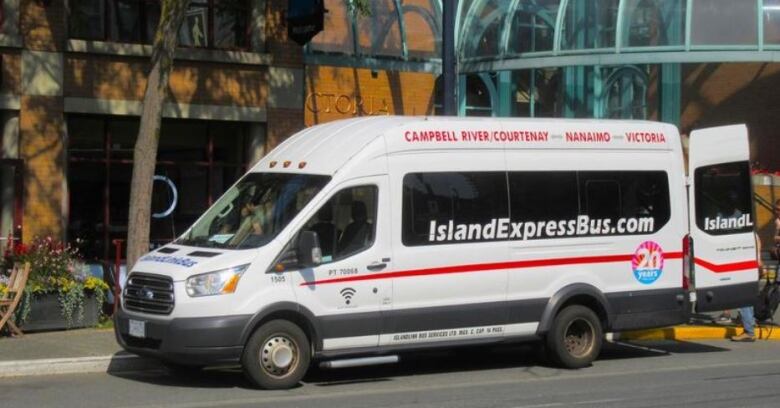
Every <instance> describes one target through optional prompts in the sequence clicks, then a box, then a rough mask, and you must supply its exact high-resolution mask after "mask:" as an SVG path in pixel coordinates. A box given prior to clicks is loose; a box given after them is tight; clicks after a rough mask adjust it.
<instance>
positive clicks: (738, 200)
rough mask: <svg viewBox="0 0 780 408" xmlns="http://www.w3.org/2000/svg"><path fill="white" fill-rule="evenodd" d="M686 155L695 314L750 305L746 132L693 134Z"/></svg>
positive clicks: (754, 269) (753, 268) (752, 264)
mask: <svg viewBox="0 0 780 408" xmlns="http://www.w3.org/2000/svg"><path fill="white" fill-rule="evenodd" d="M688 153H689V166H688V167H689V170H688V174H689V176H690V180H691V188H690V189H689V194H688V196H689V200H688V203H689V214H690V217H689V224H690V226H689V228H690V234H691V237H692V239H693V250H692V255H693V260H694V267H693V274H692V278H693V279H692V280H693V285H694V287H695V290H696V310H697V311H698V312H708V311H718V310H725V309H731V308H735V307H741V306H747V305H753V304H754V303H755V301H756V299H757V295H758V284H757V281H758V263H757V261H756V241H755V235H754V230H753V200H752V197H753V189H752V187H751V177H750V164H749V162H748V158H749V149H748V136H747V128H746V127H745V126H744V125H734V126H722V127H715V128H709V129H701V130H696V131H693V132H691V137H690V144H689V149H688Z"/></svg>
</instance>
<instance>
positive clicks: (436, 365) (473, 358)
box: [304, 344, 546, 387]
mask: <svg viewBox="0 0 780 408" xmlns="http://www.w3.org/2000/svg"><path fill="white" fill-rule="evenodd" d="M543 355H544V353H543V352H542V350H541V347H539V346H538V345H530V344H529V345H511V346H492V347H486V346H482V347H462V348H455V349H450V350H435V351H433V350H432V351H427V352H415V353H403V354H400V361H399V362H398V363H397V364H389V365H378V366H367V367H355V368H344V369H338V370H325V369H320V368H319V367H312V369H311V370H309V373H308V374H307V375H306V377H305V378H304V382H307V383H309V384H313V385H316V386H323V387H325V386H334V385H342V384H355V383H363V382H381V381H392V380H393V379H394V378H398V377H406V376H413V375H424V374H440V373H450V372H468V371H486V370H494V369H503V368H521V367H527V368H531V367H535V366H539V365H541V364H546V363H545V359H544V357H543Z"/></svg>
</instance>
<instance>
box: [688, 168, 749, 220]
mask: <svg viewBox="0 0 780 408" xmlns="http://www.w3.org/2000/svg"><path fill="white" fill-rule="evenodd" d="M694 177H695V180H694V182H695V185H696V225H698V227H699V228H700V229H702V230H704V232H706V233H708V234H711V235H724V234H736V233H744V232H752V231H753V202H752V200H751V191H752V189H751V184H750V183H751V182H750V165H749V164H748V162H734V163H725V164H716V165H713V166H707V167H700V168H698V169H696V171H695V172H694Z"/></svg>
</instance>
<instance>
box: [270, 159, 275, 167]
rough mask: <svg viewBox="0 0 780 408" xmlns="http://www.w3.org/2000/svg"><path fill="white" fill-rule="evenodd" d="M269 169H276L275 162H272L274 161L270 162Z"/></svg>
mask: <svg viewBox="0 0 780 408" xmlns="http://www.w3.org/2000/svg"><path fill="white" fill-rule="evenodd" d="M270 167H271V168H274V167H276V160H274V161H272V162H271V165H270Z"/></svg>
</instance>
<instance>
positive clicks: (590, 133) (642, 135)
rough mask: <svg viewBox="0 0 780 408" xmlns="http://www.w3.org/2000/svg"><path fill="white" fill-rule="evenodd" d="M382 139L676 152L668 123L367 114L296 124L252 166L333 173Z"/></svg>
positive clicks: (419, 146)
mask: <svg viewBox="0 0 780 408" xmlns="http://www.w3.org/2000/svg"><path fill="white" fill-rule="evenodd" d="M383 138H384V146H382V149H383V150H384V152H385V153H387V154H395V153H400V152H408V151H422V150H437V151H441V150H464V149H465V150H468V149H492V150H496V149H513V150H514V149H519V150H524V149H562V150H570V149H582V150H639V151H642V150H666V151H669V150H679V149H681V145H680V141H679V140H680V139H679V134H678V131H677V128H676V127H675V126H674V125H671V124H667V123H660V122H652V121H638V120H605V119H558V118H475V117H435V116H411V117H410V116H380V117H376V116H375V117H362V118H355V119H346V120H339V121H334V122H329V123H326V124H322V125H316V126H312V127H309V128H307V129H304V130H302V131H300V132H298V133H297V134H295V135H293V136H292V137H290V138H288V139H287V140H286V141H284V142H283V143H282V144H281V145H279V146H278V147H277V148H276V149H274V150H273V151H272V152H270V153H269V154H268V155H266V156H265V157H264V158H263V159H262V160H261V161H260V162H259V163H258V164H257V165H256V166H255V167H254V168H253V169H252V171H279V172H289V171H293V172H297V171H302V172H306V173H317V174H333V173H335V172H336V171H337V170H338V169H340V168H341V167H343V166H344V165H345V164H346V163H347V162H348V161H349V160H350V159H351V158H352V157H354V156H356V155H357V154H359V153H360V152H361V151H363V150H364V149H365V148H366V147H367V146H368V145H369V144H371V143H372V142H378V143H382V141H381V139H383ZM301 163H305V164H304V165H303V167H299V166H300V165H301ZM272 165H273V166H272Z"/></svg>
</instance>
